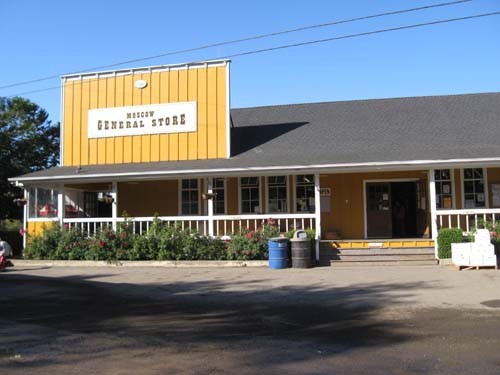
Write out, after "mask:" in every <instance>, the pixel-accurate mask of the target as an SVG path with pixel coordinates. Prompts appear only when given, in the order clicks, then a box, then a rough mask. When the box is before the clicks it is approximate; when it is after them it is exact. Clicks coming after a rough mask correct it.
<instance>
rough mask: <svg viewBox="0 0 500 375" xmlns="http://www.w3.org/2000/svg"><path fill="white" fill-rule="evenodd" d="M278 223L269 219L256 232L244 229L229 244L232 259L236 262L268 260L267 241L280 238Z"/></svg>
mask: <svg viewBox="0 0 500 375" xmlns="http://www.w3.org/2000/svg"><path fill="white" fill-rule="evenodd" d="M275 224H276V221H275V220H273V219H269V220H268V221H266V222H263V225H262V226H261V227H259V228H257V229H256V230H253V231H252V230H248V229H242V230H241V231H240V232H239V233H237V234H235V235H234V236H233V238H232V240H231V242H229V245H228V252H229V257H230V259H236V260H264V259H268V257H269V252H268V247H267V241H268V240H269V239H270V238H272V237H278V236H279V234H280V233H279V230H278V228H277V226H276V225H275Z"/></svg>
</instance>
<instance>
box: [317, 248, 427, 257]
mask: <svg viewBox="0 0 500 375" xmlns="http://www.w3.org/2000/svg"><path fill="white" fill-rule="evenodd" d="M324 251H325V252H326V253H328V252H331V253H333V254H339V255H363V256H371V255H432V256H434V248H433V247H399V248H382V249H327V250H324Z"/></svg>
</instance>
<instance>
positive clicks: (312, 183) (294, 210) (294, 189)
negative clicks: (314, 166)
mask: <svg viewBox="0 0 500 375" xmlns="http://www.w3.org/2000/svg"><path fill="white" fill-rule="evenodd" d="M299 176H312V182H311V185H312V187H313V198H314V199H315V200H316V190H315V189H316V182H315V177H314V174H300V175H294V176H293V197H292V198H293V202H292V204H293V211H292V212H295V213H305V214H307V213H315V212H316V201H315V204H314V210H311V211H299V210H297V201H298V199H297V186H299V184H298V183H297V178H298V177H299ZM300 186H303V185H300Z"/></svg>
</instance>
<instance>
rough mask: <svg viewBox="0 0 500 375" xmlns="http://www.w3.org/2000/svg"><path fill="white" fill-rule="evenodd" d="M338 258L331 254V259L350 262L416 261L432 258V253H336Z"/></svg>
mask: <svg viewBox="0 0 500 375" xmlns="http://www.w3.org/2000/svg"><path fill="white" fill-rule="evenodd" d="M337 257H338V259H335V258H336V257H335V255H334V256H333V259H331V260H333V261H335V260H340V261H352V262H378V261H391V262H392V261H418V260H434V259H435V258H434V254H394V255H390V254H388V255H385V254H384V255H377V254H366V255H346V254H338V255H337Z"/></svg>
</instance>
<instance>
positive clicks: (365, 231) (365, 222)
mask: <svg viewBox="0 0 500 375" xmlns="http://www.w3.org/2000/svg"><path fill="white" fill-rule="evenodd" d="M420 180H421V179H420V178H415V177H413V178H377V179H373V180H363V223H364V236H365V240H367V239H368V218H367V212H366V210H367V206H366V184H367V183H368V184H370V183H377V182H388V183H391V182H416V181H420Z"/></svg>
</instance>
